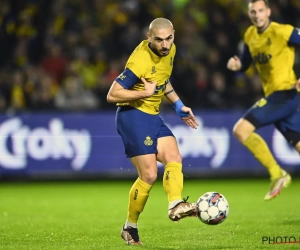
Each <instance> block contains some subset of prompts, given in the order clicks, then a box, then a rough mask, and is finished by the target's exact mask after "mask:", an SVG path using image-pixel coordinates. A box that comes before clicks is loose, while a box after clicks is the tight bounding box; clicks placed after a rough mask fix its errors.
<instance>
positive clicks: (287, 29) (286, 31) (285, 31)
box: [276, 24, 294, 43]
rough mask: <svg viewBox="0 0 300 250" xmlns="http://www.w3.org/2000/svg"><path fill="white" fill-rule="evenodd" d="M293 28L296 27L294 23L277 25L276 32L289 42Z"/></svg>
mask: <svg viewBox="0 0 300 250" xmlns="http://www.w3.org/2000/svg"><path fill="white" fill-rule="evenodd" d="M293 30H294V27H293V26H292V25H289V24H282V25H280V26H278V27H277V29H276V34H277V35H278V36H281V37H282V38H283V40H284V41H286V42H287V43H288V42H289V40H290V37H291V35H292V32H293Z"/></svg>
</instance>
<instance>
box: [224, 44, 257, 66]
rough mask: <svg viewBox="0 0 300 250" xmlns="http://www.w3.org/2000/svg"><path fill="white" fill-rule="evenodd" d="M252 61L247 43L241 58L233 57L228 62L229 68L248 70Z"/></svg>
mask: <svg viewBox="0 0 300 250" xmlns="http://www.w3.org/2000/svg"><path fill="white" fill-rule="evenodd" d="M251 63H252V56H251V54H250V50H249V47H248V45H247V44H246V43H244V45H243V51H242V55H241V58H239V57H238V56H233V57H231V58H230V59H229V60H228V62H227V68H228V69H229V70H232V71H246V70H247V69H248V68H249V66H250V65H251Z"/></svg>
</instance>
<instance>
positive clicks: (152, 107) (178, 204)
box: [107, 18, 199, 245]
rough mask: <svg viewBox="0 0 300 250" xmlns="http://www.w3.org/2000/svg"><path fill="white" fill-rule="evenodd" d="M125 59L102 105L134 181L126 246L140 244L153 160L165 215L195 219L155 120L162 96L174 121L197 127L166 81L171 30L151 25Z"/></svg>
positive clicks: (169, 142) (178, 166)
mask: <svg viewBox="0 0 300 250" xmlns="http://www.w3.org/2000/svg"><path fill="white" fill-rule="evenodd" d="M147 37H148V40H144V41H142V42H141V43H140V44H139V45H138V46H137V47H136V48H135V50H134V51H133V52H132V54H131V55H130V57H129V59H128V61H127V63H126V66H125V70H124V71H123V73H121V74H120V75H119V76H118V77H117V78H116V80H115V81H114V82H113V84H112V86H111V88H110V90H109V92H108V95H107V101H108V102H110V103H117V106H118V108H117V113H116V127H117V131H118V133H119V134H120V136H121V138H122V140H123V144H124V147H125V154H126V155H127V157H128V158H130V160H131V162H132V164H133V165H134V166H135V168H136V169H137V172H138V178H137V180H136V181H135V182H134V184H133V185H132V187H131V189H130V191H129V204H128V212H127V220H126V222H125V224H124V226H123V228H122V231H121V237H122V238H123V239H124V240H125V241H126V243H127V244H129V245H141V244H142V242H141V240H140V238H139V234H138V228H137V226H138V218H139V215H140V213H141V212H142V211H143V209H144V207H145V205H146V202H147V199H148V196H149V193H150V190H151V188H152V185H153V184H154V182H155V180H156V178H157V161H159V162H161V163H163V164H164V176H163V187H164V190H165V192H166V194H167V198H168V204H169V205H168V207H169V210H168V216H169V218H170V219H171V220H172V221H175V222H177V221H179V220H180V219H182V218H185V217H187V216H195V212H196V204H195V203H189V202H187V199H182V196H181V193H182V189H183V174H182V158H181V155H180V153H179V149H178V145H177V142H176V139H175V137H174V135H173V134H172V132H171V131H170V129H169V128H168V127H167V126H166V125H165V124H164V122H163V120H162V119H161V117H160V116H159V107H160V103H161V100H162V98H163V96H165V97H166V98H167V99H168V100H169V101H170V103H171V104H173V106H174V108H175V110H176V112H177V114H178V115H179V117H180V118H181V119H182V120H183V121H184V122H185V123H186V124H187V125H188V126H190V127H192V128H194V129H196V128H197V126H199V125H198V122H197V121H196V119H195V117H194V115H193V112H192V110H191V109H190V108H188V107H186V106H184V104H183V103H182V101H181V100H180V99H179V97H178V95H177V94H176V93H175V91H174V89H173V87H172V85H171V83H170V80H169V78H170V76H171V72H172V68H173V61H174V56H175V52H176V47H175V44H174V43H173V41H174V29H173V25H172V23H171V22H170V21H169V20H167V19H165V18H157V19H155V20H153V21H152V22H151V24H150V26H149V32H148V34H147Z"/></svg>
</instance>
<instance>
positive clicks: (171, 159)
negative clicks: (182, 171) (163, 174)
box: [166, 152, 182, 163]
mask: <svg viewBox="0 0 300 250" xmlns="http://www.w3.org/2000/svg"><path fill="white" fill-rule="evenodd" d="M166 162H179V163H181V162H182V156H181V154H180V153H179V152H178V153H176V154H171V155H169V157H167V159H166Z"/></svg>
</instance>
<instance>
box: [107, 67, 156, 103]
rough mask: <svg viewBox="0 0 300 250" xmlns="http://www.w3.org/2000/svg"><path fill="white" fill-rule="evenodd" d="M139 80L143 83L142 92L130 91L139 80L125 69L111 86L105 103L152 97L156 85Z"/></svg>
mask: <svg viewBox="0 0 300 250" xmlns="http://www.w3.org/2000/svg"><path fill="white" fill-rule="evenodd" d="M141 80H142V82H143V83H144V87H145V88H144V90H131V88H132V86H133V85H134V84H136V83H138V82H139V81H140V79H139V78H138V77H137V76H136V75H135V74H134V73H133V72H132V71H131V70H130V69H125V70H124V71H123V73H122V74H121V75H119V76H118V77H117V78H116V80H115V81H114V82H113V84H112V85H111V87H110V89H109V91H108V94H107V101H108V102H110V103H117V102H128V101H134V100H138V99H142V98H146V97H149V96H152V95H153V94H154V91H155V88H156V85H157V83H156V82H151V83H150V82H147V81H146V80H145V79H144V78H141Z"/></svg>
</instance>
